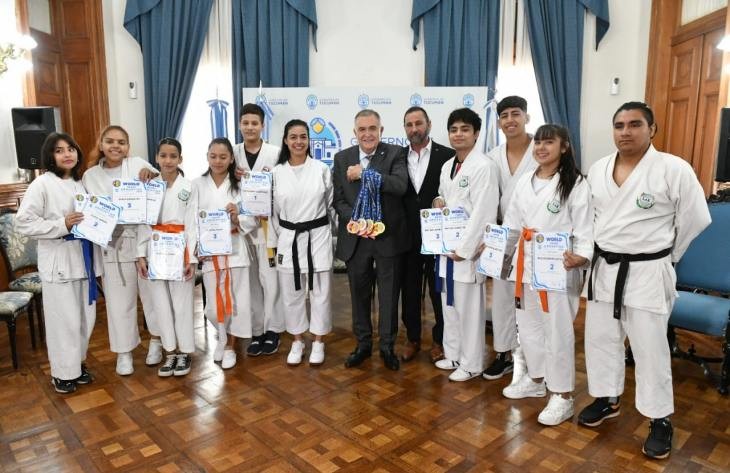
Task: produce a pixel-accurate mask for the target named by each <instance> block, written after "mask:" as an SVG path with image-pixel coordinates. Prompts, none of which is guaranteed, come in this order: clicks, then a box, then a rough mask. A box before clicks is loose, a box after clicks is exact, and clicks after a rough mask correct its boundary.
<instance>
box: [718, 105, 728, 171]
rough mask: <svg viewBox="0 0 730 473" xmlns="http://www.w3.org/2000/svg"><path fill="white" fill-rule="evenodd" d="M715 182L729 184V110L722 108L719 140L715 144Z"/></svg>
mask: <svg viewBox="0 0 730 473" xmlns="http://www.w3.org/2000/svg"><path fill="white" fill-rule="evenodd" d="M715 180H716V181H719V182H730V108H723V109H722V113H721V114H720V140H719V141H718V144H717V167H716V168H715Z"/></svg>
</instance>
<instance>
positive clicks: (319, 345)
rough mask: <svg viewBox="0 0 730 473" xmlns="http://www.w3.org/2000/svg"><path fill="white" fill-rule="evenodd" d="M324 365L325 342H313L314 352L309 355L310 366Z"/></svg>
mask: <svg viewBox="0 0 730 473" xmlns="http://www.w3.org/2000/svg"><path fill="white" fill-rule="evenodd" d="M322 363H324V342H317V341H314V342H312V352H311V353H310V354H309V364H310V365H313V366H318V365H321V364H322Z"/></svg>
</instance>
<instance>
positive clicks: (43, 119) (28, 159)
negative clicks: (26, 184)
mask: <svg viewBox="0 0 730 473" xmlns="http://www.w3.org/2000/svg"><path fill="white" fill-rule="evenodd" d="M11 113H12V116H13V132H14V134H15V154H16V155H17V157H18V167H19V168H21V169H40V168H41V167H42V165H43V163H42V160H41V146H42V145H43V141H44V140H45V139H46V137H47V136H48V135H50V134H51V133H53V132H54V131H56V130H57V129H60V126H59V125H60V121H59V120H58V109H57V108H54V107H19V108H13V109H12V110H11Z"/></svg>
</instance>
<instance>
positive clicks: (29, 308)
mask: <svg viewBox="0 0 730 473" xmlns="http://www.w3.org/2000/svg"><path fill="white" fill-rule="evenodd" d="M35 303H36V302H35V301H34V300H33V299H31V300H30V302H29V303H28V306H27V307H26V308H25V313H26V314H27V315H28V327H29V328H30V346H31V347H33V349H34V350H35V348H36V347H35V322H34V321H33V304H35Z"/></svg>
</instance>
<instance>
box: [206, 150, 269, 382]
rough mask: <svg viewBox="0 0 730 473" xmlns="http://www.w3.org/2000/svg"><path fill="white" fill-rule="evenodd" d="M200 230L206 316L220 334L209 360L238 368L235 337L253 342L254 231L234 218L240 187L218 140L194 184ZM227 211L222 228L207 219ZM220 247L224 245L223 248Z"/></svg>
mask: <svg viewBox="0 0 730 473" xmlns="http://www.w3.org/2000/svg"><path fill="white" fill-rule="evenodd" d="M193 196H195V197H196V199H195V200H194V208H195V215H196V218H197V227H198V258H199V259H200V260H201V261H202V262H203V284H204V285H205V294H206V302H205V315H206V317H207V318H208V320H210V322H211V323H212V324H213V325H215V326H216V327H217V328H218V345H217V346H216V349H215V352H214V353H213V360H214V361H220V362H221V367H222V368H224V369H228V368H233V367H234V366H235V365H236V352H235V351H234V342H235V340H236V337H242V338H251V295H250V294H251V292H250V287H249V271H248V268H249V265H250V263H251V260H250V255H249V253H248V250H247V249H246V243H245V240H244V235H245V234H247V233H249V232H251V231H252V230H254V229H255V228H256V226H257V223H256V220H255V219H254V218H253V217H243V216H239V215H238V203H239V201H240V192H239V183H238V179H236V163H235V161H234V160H233V146H232V145H231V142H230V141H228V139H226V138H216V139H214V140H213V141H211V142H210V145H209V146H208V170H207V171H206V172H205V174H203V175H202V176H200V177H199V178H197V179H195V180H194V181H193ZM221 211H225V213H227V217H226V218H225V222H223V226H221V224H220V222H216V221H215V220H213V219H212V218H210V216H211V215H216V214H219V213H221ZM220 242H224V243H225V244H223V245H221V243H220Z"/></svg>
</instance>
